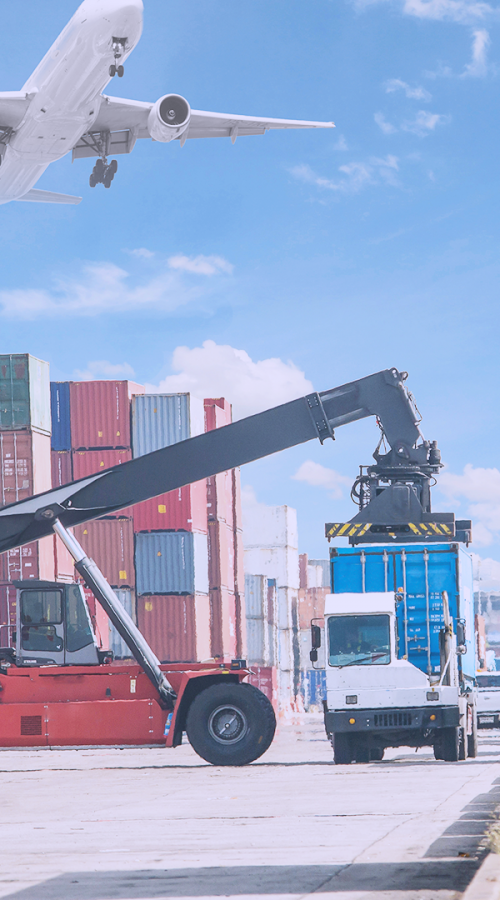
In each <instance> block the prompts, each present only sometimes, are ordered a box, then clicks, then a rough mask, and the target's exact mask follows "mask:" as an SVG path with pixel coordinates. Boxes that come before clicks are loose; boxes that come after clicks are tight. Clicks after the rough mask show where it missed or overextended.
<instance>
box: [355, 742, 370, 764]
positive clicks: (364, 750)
mask: <svg viewBox="0 0 500 900" xmlns="http://www.w3.org/2000/svg"><path fill="white" fill-rule="evenodd" d="M354 759H355V760H356V762H357V763H369V762H370V748H369V746H368V744H367V743H365V741H364V740H363V739H362V738H361V739H360V738H355V739H354Z"/></svg>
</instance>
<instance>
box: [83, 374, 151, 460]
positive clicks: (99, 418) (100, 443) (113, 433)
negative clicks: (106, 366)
mask: <svg viewBox="0 0 500 900" xmlns="http://www.w3.org/2000/svg"><path fill="white" fill-rule="evenodd" d="M143 393H144V388H143V387H142V385H140V384H135V383H134V382H133V381H72V382H71V383H70V408H71V441H72V444H73V449H74V450H80V449H83V450H85V449H92V448H98V447H109V448H111V447H130V446H131V440H130V400H131V397H132V396H133V395H134V394H143Z"/></svg>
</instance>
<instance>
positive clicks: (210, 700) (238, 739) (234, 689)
mask: <svg viewBox="0 0 500 900" xmlns="http://www.w3.org/2000/svg"><path fill="white" fill-rule="evenodd" d="M275 730H276V717H275V715H274V710H273V707H272V705H271V703H270V702H269V700H268V699H267V697H266V696H265V694H263V693H262V691H259V690H257V688H256V687H254V686H253V685H251V684H231V683H227V684H213V685H211V686H210V687H208V688H205V690H204V691H201V693H199V694H198V695H197V696H196V697H195V698H194V700H193V702H192V703H191V706H190V707H189V710H188V714H187V718H186V732H187V736H188V739H189V742H190V744H191V746H192V747H193V749H194V750H195V751H196V753H197V754H198V756H201V757H202V759H206V761H207V762H209V763H212V765H214V766H246V765H248V763H251V762H253V761H254V760H255V759H258V758H259V756H262V754H263V753H265V752H266V750H267V749H268V748H269V746H270V745H271V742H272V740H273V737H274V732H275Z"/></svg>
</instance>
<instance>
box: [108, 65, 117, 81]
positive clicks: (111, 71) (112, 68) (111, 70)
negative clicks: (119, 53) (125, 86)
mask: <svg viewBox="0 0 500 900" xmlns="http://www.w3.org/2000/svg"><path fill="white" fill-rule="evenodd" d="M115 75H116V66H110V67H109V77H110V78H114V77H115Z"/></svg>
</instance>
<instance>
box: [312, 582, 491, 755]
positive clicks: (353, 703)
mask: <svg viewBox="0 0 500 900" xmlns="http://www.w3.org/2000/svg"><path fill="white" fill-rule="evenodd" d="M400 601H401V597H399V596H398V595H397V594H394V592H383V593H341V594H329V595H328V596H327V598H326V601H325V627H324V640H325V648H324V652H325V668H326V700H325V727H326V731H327V734H328V736H329V737H330V739H331V741H332V745H333V748H334V755H335V761H336V762H337V763H350V762H352V761H353V760H355V761H356V762H369V761H370V760H380V759H382V757H383V753H384V749H385V748H386V747H389V746H417V747H418V746H425V745H431V746H433V747H434V752H435V755H436V758H438V759H452V760H453V759H459V758H460V757H461V756H462V758H464V757H465V755H467V749H466V746H467V743H468V750H469V755H475V751H474V746H473V741H471V740H469V741H468V742H467V735H469V738H471V737H472V730H473V728H472V726H473V717H472V712H471V713H468V697H467V695H466V696H463V693H462V689H461V685H460V681H459V678H458V668H457V641H456V637H455V635H453V634H452V630H450V632H449V633H448V642H447V650H446V651H445V654H446V655H445V658H444V665H443V666H442V674H438V675H432V676H429V675H427V674H425V672H423V671H422V670H421V669H419V668H417V666H415V665H413V664H412V663H410V662H408V660H407V659H399V658H398V652H397V642H398V633H397V616H396V606H397V604H398V602H400ZM317 634H318V632H316V635H317ZM316 643H318V638H316ZM313 644H314V630H313ZM443 644H444V641H443ZM443 650H444V646H443ZM313 657H314V651H313ZM499 699H500V694H499ZM471 702H472V701H471ZM471 709H472V707H471ZM469 719H470V721H468V720H469Z"/></svg>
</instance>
